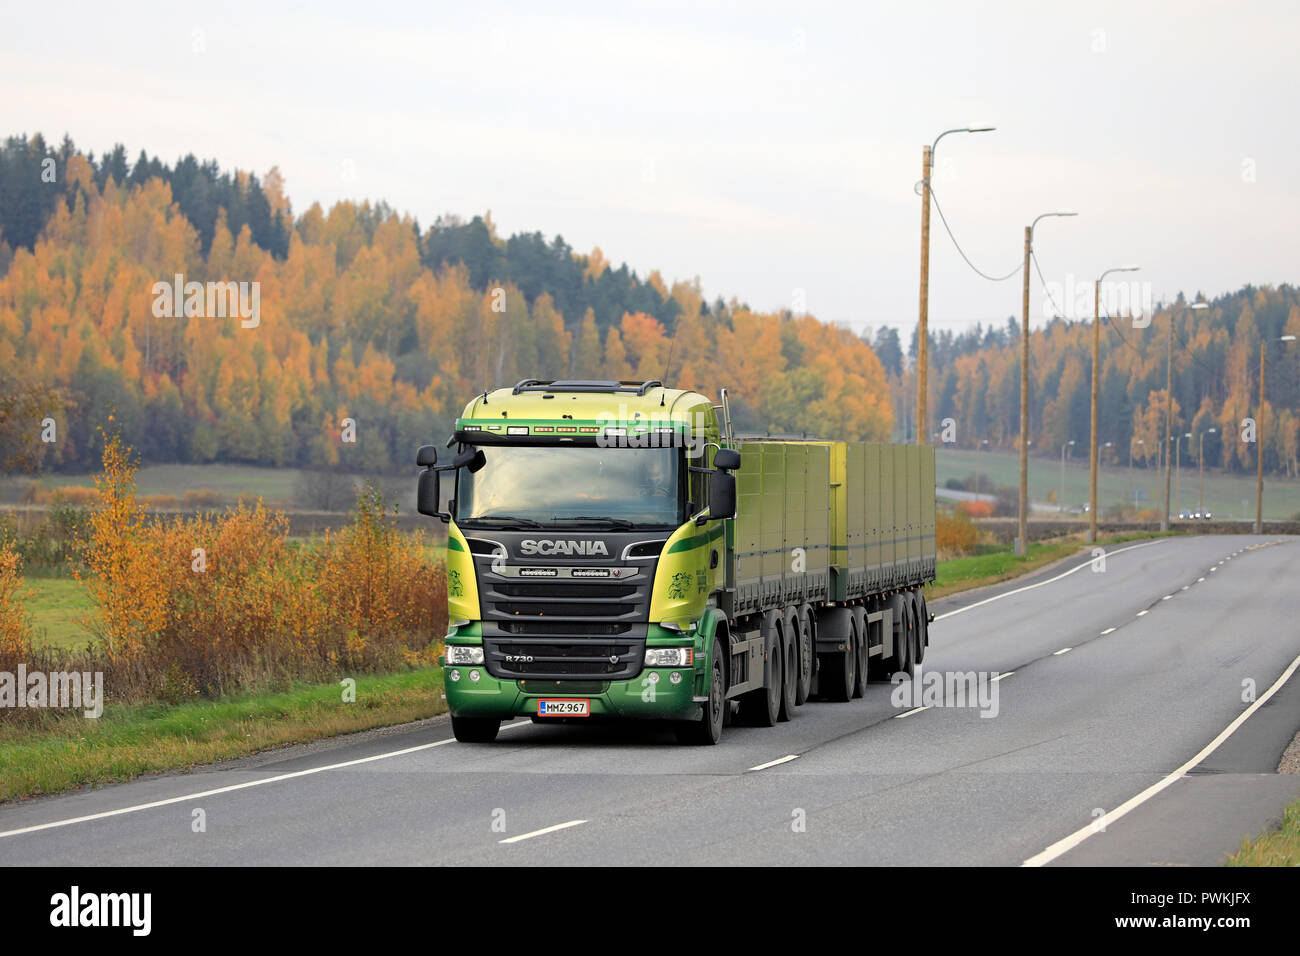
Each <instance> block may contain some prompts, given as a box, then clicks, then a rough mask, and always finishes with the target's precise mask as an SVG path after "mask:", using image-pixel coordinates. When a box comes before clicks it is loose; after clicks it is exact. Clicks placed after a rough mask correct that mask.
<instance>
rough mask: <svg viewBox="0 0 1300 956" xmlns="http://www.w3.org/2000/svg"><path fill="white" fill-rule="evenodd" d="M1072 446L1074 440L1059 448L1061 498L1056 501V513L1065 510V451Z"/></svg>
mask: <svg viewBox="0 0 1300 956" xmlns="http://www.w3.org/2000/svg"><path fill="white" fill-rule="evenodd" d="M1073 444H1074V439H1073V438H1071V439H1070V440H1069V441H1067V442H1066V443H1065V444H1064V445H1062V446H1061V496H1060V497H1059V498H1057V499H1056V510H1057V511H1064V510H1065V449H1067V448H1069V447H1070V446H1071V445H1073Z"/></svg>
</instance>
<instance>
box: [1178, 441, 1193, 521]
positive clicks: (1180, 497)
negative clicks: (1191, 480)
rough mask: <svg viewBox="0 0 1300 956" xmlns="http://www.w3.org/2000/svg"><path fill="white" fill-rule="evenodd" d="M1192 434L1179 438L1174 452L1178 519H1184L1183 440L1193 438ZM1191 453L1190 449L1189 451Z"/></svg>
mask: <svg viewBox="0 0 1300 956" xmlns="http://www.w3.org/2000/svg"><path fill="white" fill-rule="evenodd" d="M1191 437H1192V433H1191V432H1183V433H1182V434H1181V435H1179V436H1178V447H1177V448H1176V449H1175V450H1174V498H1175V499H1177V501H1178V518H1179V520H1180V521H1181V520H1182V517H1183V439H1184V438H1191ZM1187 450H1188V451H1191V449H1190V448H1188V449H1187Z"/></svg>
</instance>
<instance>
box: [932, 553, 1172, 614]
mask: <svg viewBox="0 0 1300 956" xmlns="http://www.w3.org/2000/svg"><path fill="white" fill-rule="evenodd" d="M1167 540H1169V539H1168V538H1158V539H1157V540H1155V541H1144V542H1143V543H1142V544H1133V545H1129V546H1128V547H1127V548H1119V549H1118V550H1116V551H1108V552H1107V553H1106V557H1108V558H1111V557H1114V556H1115V555H1117V554H1123V553H1124V552H1125V551H1136V550H1137V549H1138V548H1149V547H1151V545H1153V544H1163V543H1164V542H1165V541H1167ZM1090 567H1092V560H1091V559H1089V560H1087V561H1085V562H1083V564H1080V565H1077V566H1076V567H1073V568H1070V570H1068V571H1064V572H1062V573H1061V574H1058V575H1057V576H1056V577H1054V578H1048V579H1047V580H1046V581H1039V582H1038V583H1037V584H1026V585H1025V586H1024V587H1022V588H1016V589H1015V590H1013V591H1007V592H1005V593H1003V594H995V595H993V597H989V598H985V599H984V600H982V601H976V602H975V603H974V604H967V605H966V606H965V607H959V608H954V609H953V610H951V611H948V612H947V613H946V614H940V615H938V616H937V617H936V618H935V620H936V621H942V620H943V619H944V618H946V617H952V616H953V615H954V614H962V613H964V612H966V611H971V610H974V609H975V608H977V607H983V606H984V605H985V604H992V603H993V602H994V601H1001V600H1002V599H1003V598H1009V597H1011V596H1012V595H1013V594H1020V593H1022V592H1024V591H1032V590H1033V589H1034V588H1041V587H1045V586H1046V585H1048V584H1052V583H1054V582H1056V581H1059V580H1061V578H1068V577H1069V576H1070V575H1071V574H1074V572H1076V571H1082V570H1083V569H1084V568H1090Z"/></svg>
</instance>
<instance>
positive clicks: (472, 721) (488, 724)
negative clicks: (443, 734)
mask: <svg viewBox="0 0 1300 956" xmlns="http://www.w3.org/2000/svg"><path fill="white" fill-rule="evenodd" d="M500 729H501V721H499V720H495V719H493V718H491V717H457V716H456V715H455V714H452V715H451V732H452V733H453V734H455V735H456V739H457V740H459V741H460V742H461V743H463V744H490V743H492V741H494V740H496V739H497V731H499V730H500Z"/></svg>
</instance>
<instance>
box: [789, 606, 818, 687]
mask: <svg viewBox="0 0 1300 956" xmlns="http://www.w3.org/2000/svg"><path fill="white" fill-rule="evenodd" d="M811 618H812V608H810V607H808V605H806V604H804V605H801V606H799V607H797V608H791V609H790V613H789V614H788V615H786V619H785V621H786V624H785V627H786V633H787V634H794V635H795V636H796V638H797V645H796V646H797V650H798V652H799V653H798V658H799V669H798V671H796V673H797V674H798V676H799V679H798V680H797V681H795V694H794V702H795V706H797V707H799V706H803V704H805V703H806V702H807V700H808V696H809V694H811V693H812V677H813V664H814V662H815V661H816V660H817V655H816V652H815V651H814V650H813V640H814V637H813V631H812V627H811V625H810V623H809V622H810V620H811Z"/></svg>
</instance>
